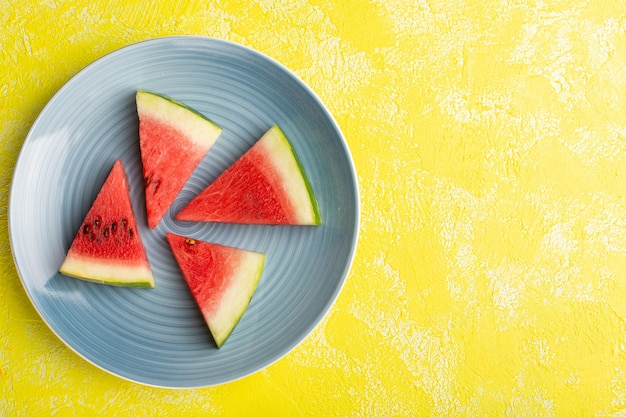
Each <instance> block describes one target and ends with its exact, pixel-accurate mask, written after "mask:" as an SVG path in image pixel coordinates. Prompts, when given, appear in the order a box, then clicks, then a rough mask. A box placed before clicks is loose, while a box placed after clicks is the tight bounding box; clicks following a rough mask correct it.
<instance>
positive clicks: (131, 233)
mask: <svg viewBox="0 0 626 417" xmlns="http://www.w3.org/2000/svg"><path fill="white" fill-rule="evenodd" d="M126 233H127V234H128V237H129V238H131V239H132V238H133V234H134V232H133V229H128V232H126Z"/></svg>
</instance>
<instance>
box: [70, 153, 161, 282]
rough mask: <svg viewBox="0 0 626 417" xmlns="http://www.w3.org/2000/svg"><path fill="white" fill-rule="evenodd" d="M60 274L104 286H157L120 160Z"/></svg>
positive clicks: (94, 203)
mask: <svg viewBox="0 0 626 417" xmlns="http://www.w3.org/2000/svg"><path fill="white" fill-rule="evenodd" d="M59 271H60V272H61V273H62V274H64V275H68V276H72V277H75V278H81V279H85V280H89V281H95V282H99V283H103V284H111V285H124V286H145V287H154V277H153V275H152V272H151V270H150V265H149V264H148V258H147V256H146V251H145V248H144V246H143V242H142V241H141V236H140V235H139V231H138V230H137V222H136V220H135V214H134V212H133V209H132V205H131V201H130V195H129V188H128V181H127V178H126V173H125V172H124V166H123V164H122V161H121V160H117V161H116V162H115V164H114V165H113V168H112V169H111V172H110V173H109V176H108V177H107V179H106V181H105V182H104V184H103V185H102V188H101V189H100V191H99V193H98V195H97V196H96V199H95V200H94V202H93V204H92V206H91V208H90V209H89V211H88V212H87V215H86V216H85V218H84V220H83V222H82V224H81V225H80V228H79V229H78V232H77V233H76V236H75V238H74V240H73V242H72V244H71V246H70V248H69V250H68V252H67V256H66V258H65V260H64V262H63V264H62V265H61V268H60V269H59Z"/></svg>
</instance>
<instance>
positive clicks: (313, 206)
mask: <svg viewBox="0 0 626 417" xmlns="http://www.w3.org/2000/svg"><path fill="white" fill-rule="evenodd" d="M272 129H275V130H276V132H277V133H278V134H279V135H280V137H281V138H282V139H283V141H284V142H285V145H286V146H287V148H288V149H289V151H290V152H291V154H292V155H293V158H294V160H295V161H296V165H297V166H298V171H300V176H301V177H302V181H303V182H304V186H305V187H306V190H307V193H308V194H309V200H310V202H311V209H312V211H313V224H314V225H320V224H322V216H321V215H320V209H319V205H318V202H317V198H316V196H315V192H314V191H313V186H312V185H311V182H310V181H309V177H308V176H307V175H306V171H305V170H304V166H303V165H302V161H300V158H299V157H298V154H297V153H296V152H295V151H294V150H293V147H292V146H291V142H290V141H289V139H288V138H287V136H286V135H285V133H284V132H283V130H282V129H281V128H280V127H279V126H278V125H274V126H272Z"/></svg>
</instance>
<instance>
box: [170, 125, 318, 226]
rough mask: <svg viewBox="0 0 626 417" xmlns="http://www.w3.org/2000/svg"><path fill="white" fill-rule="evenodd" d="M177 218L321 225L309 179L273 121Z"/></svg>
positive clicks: (205, 220)
mask: <svg viewBox="0 0 626 417" xmlns="http://www.w3.org/2000/svg"><path fill="white" fill-rule="evenodd" d="M176 220H186V221H201V222H225V223H245V224H274V225H281V224H282V225H285V224H297V225H318V224H321V218H320V214H319V208H318V205H317V200H316V198H315V194H314V193H313V189H312V187H311V185H310V183H309V180H308V178H307V176H306V174H305V172H304V169H303V168H302V165H301V164H300V161H299V160H298V157H297V156H296V154H295V153H294V151H293V149H292V148H291V145H290V143H289V141H288V140H287V138H286V136H285V135H284V133H283V132H282V131H281V130H280V128H279V127H278V126H274V127H272V128H271V129H269V130H268V131H267V132H266V133H265V134H264V135H263V137H261V139H259V140H258V141H257V143H256V144H255V145H254V146H252V148H250V149H249V150H248V151H247V152H246V153H245V154H243V155H242V156H241V157H240V158H239V159H238V160H237V161H235V162H234V163H233V164H232V165H231V166H230V167H228V168H227V169H226V170H225V171H224V172H223V173H222V174H221V175H220V176H218V177H217V178H216V179H215V181H213V182H212V183H211V184H209V186H208V187H206V188H205V189H204V190H203V191H202V192H201V193H200V194H198V196H196V198H194V199H193V200H192V201H190V202H189V204H187V206H185V207H184V208H183V209H182V210H181V211H180V212H179V213H178V214H177V215H176Z"/></svg>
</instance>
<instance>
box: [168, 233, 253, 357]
mask: <svg viewBox="0 0 626 417" xmlns="http://www.w3.org/2000/svg"><path fill="white" fill-rule="evenodd" d="M166 236H167V241H168V242H169V244H170V247H171V248H172V252H173V253H174V258H175V259H176V262H177V263H178V265H179V267H180V270H181V272H182V273H183V277H184V278H185V281H187V285H188V286H189V290H190V291H191V294H192V295H193V297H194V299H195V300H196V303H197V304H198V307H199V308H200V312H201V313H202V316H203V317H204V320H205V321H206V324H207V325H208V327H209V330H210V331H211V334H212V335H213V339H214V340H215V343H216V344H217V347H218V348H219V347H221V346H222V345H223V344H224V342H225V341H226V339H227V338H228V336H230V334H231V333H232V331H233V329H234V328H235V326H236V325H237V323H238V322H239V319H240V318H241V316H242V315H243V313H244V312H245V310H246V309H247V307H248V304H249V303H250V299H251V298H252V295H253V294H254V292H255V290H256V287H257V285H258V283H259V280H260V278H261V274H262V272H263V265H264V262H265V254H262V253H258V252H252V251H247V250H244V249H238V248H233V247H229V246H223V245H218V244H215V243H209V242H204V241H201V240H196V239H191V238H188V237H185V236H180V235H177V234H173V233H167V234H166Z"/></svg>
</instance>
